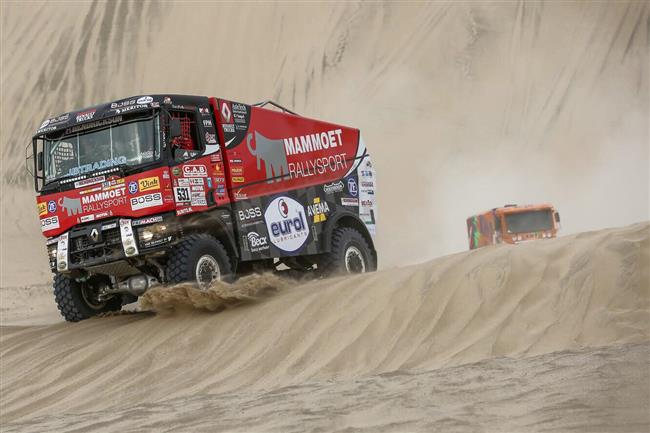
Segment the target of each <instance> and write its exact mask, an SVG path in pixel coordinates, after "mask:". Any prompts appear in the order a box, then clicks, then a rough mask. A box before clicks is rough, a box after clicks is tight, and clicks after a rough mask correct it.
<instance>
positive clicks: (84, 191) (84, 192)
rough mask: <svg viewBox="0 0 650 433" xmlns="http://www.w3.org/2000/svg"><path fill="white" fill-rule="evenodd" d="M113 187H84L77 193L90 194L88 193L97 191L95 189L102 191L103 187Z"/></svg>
mask: <svg viewBox="0 0 650 433" xmlns="http://www.w3.org/2000/svg"><path fill="white" fill-rule="evenodd" d="M113 188H114V187H113ZM113 188H102V187H101V186H96V187H94V188H88V189H84V190H83V191H79V194H80V195H85V194H90V193H93V192H97V191H102V190H104V189H106V190H109V189H113Z"/></svg>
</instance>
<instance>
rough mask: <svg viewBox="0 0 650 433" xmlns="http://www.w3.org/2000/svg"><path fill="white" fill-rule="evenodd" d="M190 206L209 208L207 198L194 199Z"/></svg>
mask: <svg viewBox="0 0 650 433" xmlns="http://www.w3.org/2000/svg"><path fill="white" fill-rule="evenodd" d="M190 204H191V205H192V206H207V205H208V202H207V200H206V199H205V198H192V201H191V202H190Z"/></svg>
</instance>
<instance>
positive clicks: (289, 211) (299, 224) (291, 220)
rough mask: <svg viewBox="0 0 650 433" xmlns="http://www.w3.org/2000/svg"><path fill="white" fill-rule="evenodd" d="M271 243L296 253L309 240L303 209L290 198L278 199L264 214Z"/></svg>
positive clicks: (272, 202) (270, 204)
mask: <svg viewBox="0 0 650 433" xmlns="http://www.w3.org/2000/svg"><path fill="white" fill-rule="evenodd" d="M264 220H265V221H266V228H267V230H268V232H269V236H270V238H271V243H273V245H275V246H276V247H278V248H279V249H281V250H283V251H287V252H292V251H297V250H298V249H299V248H300V247H302V246H303V245H304V244H305V242H307V239H308V238H309V225H308V224H307V217H306V215H305V208H304V207H303V206H302V205H301V204H300V203H298V202H297V201H295V200H294V199H292V198H290V197H278V198H276V199H275V200H273V201H271V203H269V206H268V207H267V208H266V211H265V212H264Z"/></svg>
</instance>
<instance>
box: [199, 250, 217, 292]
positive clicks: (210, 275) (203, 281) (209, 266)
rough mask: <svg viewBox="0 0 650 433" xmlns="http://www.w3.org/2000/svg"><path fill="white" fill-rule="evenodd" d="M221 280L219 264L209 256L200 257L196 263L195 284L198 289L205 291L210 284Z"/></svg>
mask: <svg viewBox="0 0 650 433" xmlns="http://www.w3.org/2000/svg"><path fill="white" fill-rule="evenodd" d="M220 279H221V269H220V268H219V263H217V260H216V259H215V258H214V257H212V256H211V255H208V254H206V255H204V256H201V258H200V259H199V261H198V262H197V263H196V282H197V284H198V285H199V289H201V290H207V289H208V288H209V287H210V286H211V285H212V283H214V282H215V281H219V280H220Z"/></svg>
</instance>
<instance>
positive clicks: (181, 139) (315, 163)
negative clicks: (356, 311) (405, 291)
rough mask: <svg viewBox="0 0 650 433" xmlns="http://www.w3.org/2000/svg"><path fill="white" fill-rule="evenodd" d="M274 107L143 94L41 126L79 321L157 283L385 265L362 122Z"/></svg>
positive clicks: (46, 204) (51, 230)
mask: <svg viewBox="0 0 650 433" xmlns="http://www.w3.org/2000/svg"><path fill="white" fill-rule="evenodd" d="M266 105H268V103H263V104H258V105H247V104H242V103H236V102H233V101H227V100H223V99H217V98H214V97H203V96H189V95H143V96H134V97H130V98H126V99H122V100H118V101H114V102H110V103H106V104H101V105H96V106H93V107H89V108H84V109H81V110H78V111H73V112H69V113H65V114H63V115H59V116H56V117H53V118H50V119H47V120H45V121H44V122H43V123H42V124H41V126H40V128H39V129H38V131H37V133H36V135H35V136H34V137H33V139H32V150H33V155H34V158H33V159H34V160H33V166H32V167H31V170H32V172H33V175H34V185H35V189H36V192H37V207H38V212H39V216H40V220H41V229H42V231H43V234H44V235H45V237H46V238H47V240H46V244H47V248H48V254H49V257H50V267H51V269H52V271H53V272H54V274H55V277H54V288H55V297H56V300H57V304H58V305H59V309H60V310H61V312H62V314H63V316H64V317H65V318H66V319H67V320H72V321H75V320H82V319H85V318H87V317H90V316H92V315H95V314H97V313H98V312H101V311H110V310H115V309H118V308H120V307H121V305H122V303H123V302H125V301H133V300H134V299H135V298H137V296H140V295H142V294H143V293H144V292H145V291H146V290H148V289H149V288H150V287H152V286H154V285H157V284H168V283H178V282H184V281H192V282H195V283H196V284H197V287H199V288H201V289H207V288H209V287H210V285H211V284H212V283H213V282H214V281H216V280H225V281H232V280H233V279H234V278H236V276H237V275H240V274H242V273H248V272H252V271H258V270H276V269H278V268H280V267H283V268H290V269H294V270H300V271H315V274H318V275H327V274H329V275H331V274H333V273H341V272H343V273H349V272H367V271H371V270H374V269H376V263H377V254H376V251H375V249H374V240H373V238H374V232H375V214H376V207H375V200H374V194H375V182H374V169H373V167H372V162H371V160H370V156H369V154H368V152H367V149H366V147H365V144H364V143H363V139H362V138H361V134H360V132H359V130H357V129H354V128H349V127H344V126H340V125H334V124H331V123H327V122H323V121H319V120H314V119H308V118H304V117H302V116H298V115H296V114H295V113H293V112H290V111H289V110H287V109H285V108H283V107H280V106H278V105H277V104H274V105H275V106H276V107H278V108H276V109H268V108H267V107H266ZM281 265H284V266H281Z"/></svg>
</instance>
